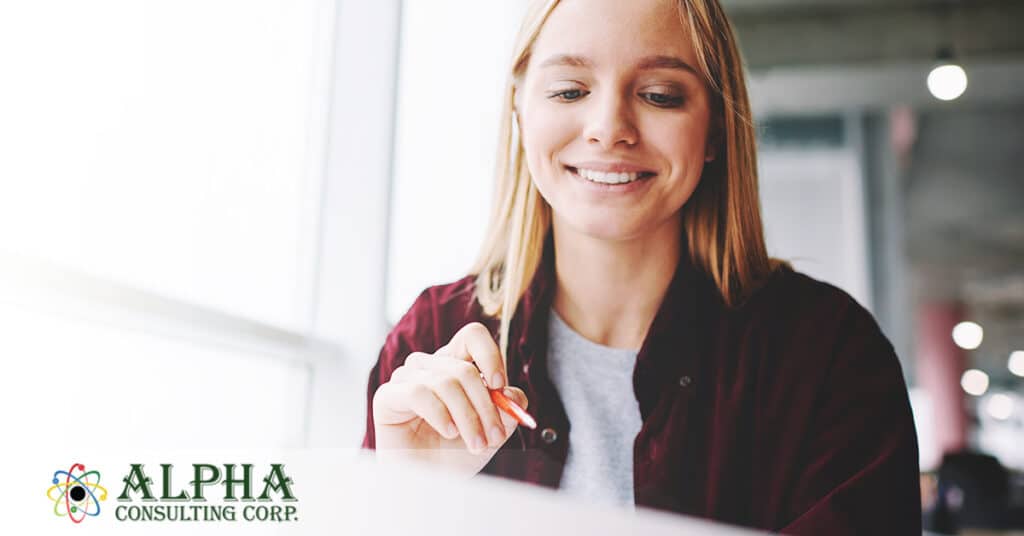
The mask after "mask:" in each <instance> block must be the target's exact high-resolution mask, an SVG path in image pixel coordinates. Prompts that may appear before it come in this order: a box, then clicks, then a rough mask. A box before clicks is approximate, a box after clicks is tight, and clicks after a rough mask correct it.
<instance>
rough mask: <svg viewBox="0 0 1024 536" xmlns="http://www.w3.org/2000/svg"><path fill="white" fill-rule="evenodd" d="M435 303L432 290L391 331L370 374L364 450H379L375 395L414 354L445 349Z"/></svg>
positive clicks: (414, 303)
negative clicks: (376, 434) (374, 411)
mask: <svg viewBox="0 0 1024 536" xmlns="http://www.w3.org/2000/svg"><path fill="white" fill-rule="evenodd" d="M434 317H435V314H434V303H433V300H432V299H431V295H430V289H427V290H424V291H423V292H422V293H421V294H420V295H419V297H418V298H416V301H414V302H413V304H412V307H410V308H409V310H408V311H407V312H406V313H405V315H404V316H403V317H402V318H401V319H400V320H399V321H398V323H397V324H395V326H394V327H393V328H392V329H391V331H390V332H389V333H388V335H387V337H386V338H385V339H384V346H383V347H382V348H381V350H380V355H378V357H377V363H376V364H375V365H374V366H373V369H372V370H370V378H369V381H368V382H367V386H366V431H365V435H364V436H363V444H362V448H364V449H376V448H377V440H376V437H374V429H373V395H374V393H376V392H377V388H378V387H380V386H381V384H384V383H387V382H388V381H389V380H390V379H391V374H392V373H393V372H394V371H395V369H397V368H398V367H400V366H402V364H403V363H405V358H407V357H409V354H411V353H413V352H433V351H435V350H437V348H439V347H440V346H441V345H440V344H438V342H437V341H436V338H437V337H436V333H437V330H436V326H435V325H434V323H435V320H434Z"/></svg>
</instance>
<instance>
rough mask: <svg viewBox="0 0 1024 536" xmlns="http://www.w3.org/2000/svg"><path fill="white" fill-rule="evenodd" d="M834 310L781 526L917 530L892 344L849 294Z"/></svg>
mask: <svg viewBox="0 0 1024 536" xmlns="http://www.w3.org/2000/svg"><path fill="white" fill-rule="evenodd" d="M844 313H845V314H842V315H840V322H841V327H840V329H839V330H838V333H839V336H838V337H837V340H836V343H835V351H834V352H833V353H832V356H833V359H832V360H831V362H830V363H829V364H828V365H827V367H828V368H827V369H826V371H825V373H824V376H823V377H824V382H823V383H822V385H821V386H820V387H821V389H820V390H819V391H818V395H817V397H816V403H815V404H814V409H813V412H812V418H811V426H810V429H809V430H808V431H807V434H806V436H805V437H804V438H803V441H804V443H803V446H802V450H801V455H800V456H799V460H800V462H801V463H800V466H799V467H795V468H794V470H795V480H794V481H793V486H792V487H791V488H790V489H788V490H786V491H787V492H788V493H790V494H791V495H790V500H789V501H787V504H788V506H789V508H788V516H787V519H791V520H792V521H791V522H789V523H788V524H787V525H786V526H785V527H783V528H782V529H781V532H783V533H785V534H830V535H844V534H914V535H920V534H921V499H920V483H919V465H918V448H917V435H916V432H915V429H914V421H913V416H912V413H911V409H910V402H909V397H908V394H907V387H906V384H905V382H904V378H903V373H902V371H901V369H900V364H899V361H898V359H897V357H896V354H895V352H894V350H893V347H892V345H891V344H890V343H889V341H888V340H887V339H886V338H885V336H884V335H883V334H882V332H881V330H880V329H879V328H878V325H877V324H876V323H875V321H874V319H873V318H872V317H871V315H870V313H868V312H867V311H866V310H864V309H863V308H862V307H860V305H858V304H856V303H855V302H853V301H852V300H851V302H850V303H849V304H848V306H847V307H846V310H845V312H844Z"/></svg>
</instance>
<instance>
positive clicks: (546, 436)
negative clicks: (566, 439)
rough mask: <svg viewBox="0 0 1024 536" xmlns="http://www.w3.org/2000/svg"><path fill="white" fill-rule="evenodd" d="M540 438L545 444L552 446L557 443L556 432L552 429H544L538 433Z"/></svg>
mask: <svg viewBox="0 0 1024 536" xmlns="http://www.w3.org/2000/svg"><path fill="white" fill-rule="evenodd" d="M540 438H541V439H543V440H544V442H545V443H547V444H549V445H550V444H552V443H554V442H555V441H558V432H556V431H555V429H554V428H545V429H543V430H541V432H540Z"/></svg>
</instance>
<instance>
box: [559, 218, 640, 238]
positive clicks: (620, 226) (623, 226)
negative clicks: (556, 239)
mask: <svg viewBox="0 0 1024 536" xmlns="http://www.w3.org/2000/svg"><path fill="white" fill-rule="evenodd" d="M562 222H563V223H564V224H565V225H567V226H568V227H569V228H571V229H572V232H573V234H582V235H586V236H588V237H590V238H594V239H598V240H608V241H614V242H619V241H623V240H630V239H633V238H637V237H639V236H642V235H643V234H644V233H643V229H644V227H645V226H644V225H642V223H641V222H636V221H633V220H631V219H627V218H622V217H616V216H613V215H610V214H605V215H600V214H598V215H593V214H588V215H586V216H585V217H579V215H577V217H575V218H563V220H562Z"/></svg>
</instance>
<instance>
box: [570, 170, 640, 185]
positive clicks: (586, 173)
mask: <svg viewBox="0 0 1024 536" xmlns="http://www.w3.org/2000/svg"><path fill="white" fill-rule="evenodd" d="M576 173H578V174H579V176H580V177H583V178H584V179H587V180H589V181H594V182H600V183H604V184H623V183H627V182H633V181H635V180H636V179H637V176H638V175H639V174H638V173H605V172H603V171H593V170H590V169H582V168H581V169H577V170H576Z"/></svg>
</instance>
